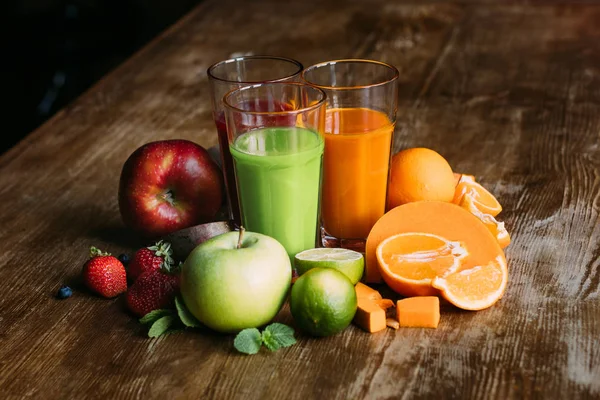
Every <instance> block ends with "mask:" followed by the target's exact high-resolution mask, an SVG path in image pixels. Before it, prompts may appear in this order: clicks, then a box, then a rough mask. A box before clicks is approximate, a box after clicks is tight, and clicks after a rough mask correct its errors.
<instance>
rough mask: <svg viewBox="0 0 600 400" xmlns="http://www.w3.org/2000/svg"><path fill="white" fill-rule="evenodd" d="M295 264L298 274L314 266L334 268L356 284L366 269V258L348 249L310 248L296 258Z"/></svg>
mask: <svg viewBox="0 0 600 400" xmlns="http://www.w3.org/2000/svg"><path fill="white" fill-rule="evenodd" d="M294 266H295V267H296V272H298V275H302V274H303V273H305V272H306V271H308V270H309V269H313V268H317V267H319V268H333V269H337V270H338V271H340V272H343V273H344V274H345V275H346V276H347V277H348V278H349V279H350V280H351V281H352V284H353V285H356V284H357V283H358V281H360V278H362V275H363V272H364V270H365V259H364V257H363V255H362V254H360V253H359V252H357V251H354V250H347V249H327V248H319V249H310V250H304V251H302V252H300V253H298V254H296V257H295V258H294Z"/></svg>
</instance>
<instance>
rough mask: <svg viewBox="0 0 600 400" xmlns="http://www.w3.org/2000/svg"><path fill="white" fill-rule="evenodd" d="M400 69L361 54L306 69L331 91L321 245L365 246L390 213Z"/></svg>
mask: <svg viewBox="0 0 600 400" xmlns="http://www.w3.org/2000/svg"><path fill="white" fill-rule="evenodd" d="M398 77H399V73H398V70H397V69H396V68H395V67H393V66H392V65H389V64H386V63H383V62H378V61H371V60H360V59H348V60H337V61H328V62H324V63H320V64H316V65H313V66H311V67H309V68H307V69H305V70H304V71H303V72H302V74H301V80H302V81H304V82H305V83H308V84H310V85H313V86H315V87H318V88H320V89H322V90H323V91H324V92H325V93H326V94H327V112H326V123H325V135H324V138H325V151H324V156H323V185H322V196H321V245H323V246H324V247H345V248H351V249H354V250H358V251H364V246H365V242H366V238H367V236H368V235H369V232H370V231H371V228H372V227H373V225H374V224H375V222H377V220H378V219H379V218H380V217H381V216H382V215H383V214H384V213H385V207H386V197H387V187H388V182H389V169H390V157H391V153H392V144H393V134H394V126H395V123H396V110H397V104H398V101H397V99H398Z"/></svg>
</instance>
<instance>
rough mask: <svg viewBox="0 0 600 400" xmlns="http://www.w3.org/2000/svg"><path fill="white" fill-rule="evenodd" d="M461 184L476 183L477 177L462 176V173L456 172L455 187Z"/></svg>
mask: <svg viewBox="0 0 600 400" xmlns="http://www.w3.org/2000/svg"><path fill="white" fill-rule="evenodd" d="M461 182H475V176H473V175H468V174H461V173H460V172H454V186H456V185H458V184H459V183H461Z"/></svg>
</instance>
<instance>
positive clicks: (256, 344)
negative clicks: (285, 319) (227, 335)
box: [233, 322, 296, 354]
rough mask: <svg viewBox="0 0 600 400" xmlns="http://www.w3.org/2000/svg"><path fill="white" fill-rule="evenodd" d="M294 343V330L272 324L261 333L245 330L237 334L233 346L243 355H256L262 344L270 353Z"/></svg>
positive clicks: (255, 330)
mask: <svg viewBox="0 0 600 400" xmlns="http://www.w3.org/2000/svg"><path fill="white" fill-rule="evenodd" d="M295 343H296V338H295V337H294V329H292V328H291V327H289V326H287V325H285V324H280V323H278V322H274V323H272V324H270V325H268V326H267V327H266V328H265V329H264V330H263V332H262V334H261V333H260V332H259V330H258V329H256V328H247V329H244V330H242V331H241V332H240V333H238V334H237V336H236V337H235V339H234V341H233V346H234V347H235V349H236V350H237V351H239V352H240V353H244V354H256V353H258V351H259V350H260V348H261V346H262V345H263V344H264V345H265V347H266V348H267V349H269V350H271V351H276V350H279V349H281V348H283V347H289V346H291V345H293V344H295Z"/></svg>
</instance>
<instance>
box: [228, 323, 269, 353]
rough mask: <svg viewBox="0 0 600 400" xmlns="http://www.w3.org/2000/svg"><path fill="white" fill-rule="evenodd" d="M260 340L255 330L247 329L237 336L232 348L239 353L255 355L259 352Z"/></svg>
mask: <svg viewBox="0 0 600 400" xmlns="http://www.w3.org/2000/svg"><path fill="white" fill-rule="evenodd" d="M261 343H262V339H261V336H260V332H259V331H258V329H256V328H247V329H244V330H243V331H241V332H240V333H238V334H237V336H236V337H235V340H234V341H233V346H234V347H235V348H236V349H237V351H239V352H240V353H245V354H256V353H258V350H260V346H261Z"/></svg>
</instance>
